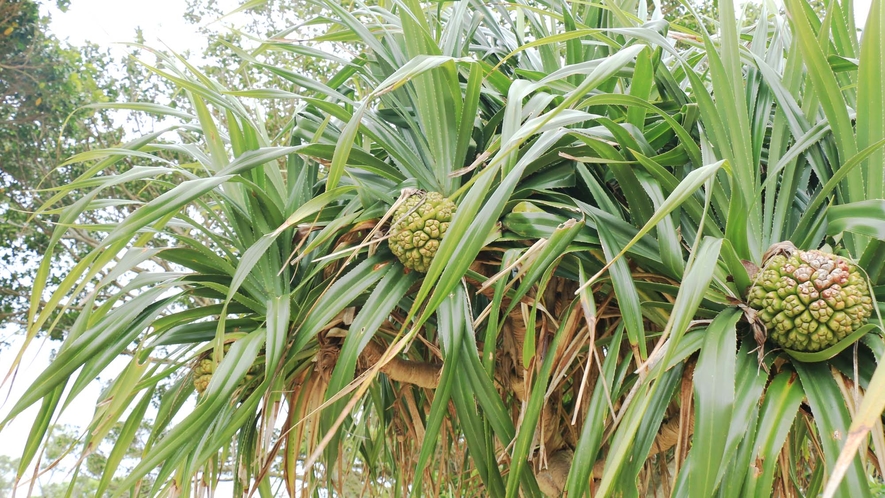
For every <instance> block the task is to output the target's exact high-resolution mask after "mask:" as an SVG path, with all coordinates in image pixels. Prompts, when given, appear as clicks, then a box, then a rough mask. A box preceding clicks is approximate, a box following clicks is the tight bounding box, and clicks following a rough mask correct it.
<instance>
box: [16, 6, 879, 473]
mask: <svg viewBox="0 0 885 498" xmlns="http://www.w3.org/2000/svg"><path fill="white" fill-rule="evenodd" d="M870 1H871V0H855V18H856V19H857V25H858V26H859V27H862V26H863V23H864V22H865V20H866V17H867V12H868V11H869V7H870ZM238 3H240V2H238V1H237V0H221V1H220V2H219V4H220V5H221V7H222V9H223V10H224V11H225V12H228V11H230V10H232V9H234V8H235V7H236V5H237V4H238ZM184 10H185V2H184V1H183V0H150V1H146V0H72V1H71V7H70V9H69V10H68V11H67V12H65V13H61V12H59V11H58V10H57V9H55V8H54V7H53V8H50V9H48V13H50V14H51V15H52V24H51V29H52V31H53V33H54V34H55V35H56V36H58V37H59V38H61V39H67V40H68V41H69V42H70V43H72V44H74V45H81V44H83V43H84V42H86V41H90V42H93V43H96V44H98V45H99V46H101V47H110V48H112V50H113V51H114V53H115V55H116V56H117V57H119V56H121V55H123V54H124V53H125V47H123V46H121V45H114V44H116V43H120V42H128V41H133V40H134V39H135V30H136V28H138V27H141V28H142V30H143V34H144V37H145V41H146V43H147V45H150V46H157V47H163V46H164V45H166V46H168V47H169V48H170V49H171V50H173V51H175V52H179V53H182V52H185V51H187V50H190V51H191V53H192V54H194V55H197V54H199V53H200V52H201V51H202V49H203V47H205V44H206V42H205V38H204V37H203V36H202V35H200V34H199V33H198V32H197V30H196V29H195V27H194V26H192V25H190V24H188V23H187V22H186V21H185V20H184V18H183V15H184ZM233 21H234V22H236V20H235V19H234V20H233ZM204 22H205V20H204ZM215 26H217V27H218V28H222V26H218V25H215ZM52 347H57V345H53V344H46V345H43V347H42V348H40V349H39V350H38V349H37V348H36V347H32V350H31V351H30V354H29V355H28V358H27V359H26V361H25V362H24V363H23V365H24V367H25V368H24V369H23V370H22V372H21V373H20V375H19V377H18V379H17V381H16V382H15V385H14V389H13V392H12V395H11V396H10V398H8V400H6V402H5V403H4V402H3V400H4V399H6V395H7V392H8V386H3V388H2V389H0V418H2V416H3V414H4V413H5V412H6V411H8V409H9V408H10V405H12V404H13V403H14V400H15V399H16V398H17V397H18V395H20V393H21V392H22V391H23V390H24V389H25V388H26V387H27V385H28V384H30V382H31V381H32V380H33V379H34V378H35V377H36V375H37V373H39V372H40V371H41V370H43V369H44V368H45V367H46V365H48V356H49V350H50V349H51V348H52ZM15 352H17V348H15V347H13V348H10V349H9V350H7V351H4V354H3V355H2V356H0V378H2V376H3V375H5V373H6V371H7V370H8V368H9V365H10V364H11V361H12V358H13V357H14V355H15ZM98 394H99V389H98V386H97V385H93V386H92V388H90V389H89V390H87V391H86V392H84V393H83V394H82V395H81V397H80V399H81V400H82V401H81V402H79V403H74V404H73V405H72V406H71V407H70V408H69V409H68V410H67V412H66V414H65V416H64V418H63V420H62V422H63V423H68V424H73V425H78V426H80V427H81V428H83V427H85V426H86V425H87V424H88V423H89V421H90V420H91V418H92V413H93V405H92V404H91V402H92V400H95V399H97V397H98ZM35 411H36V407H35V408H34V410H31V411H30V412H26V413H25V414H24V415H22V416H20V417H18V419H17V420H16V422H14V423H13V425H12V426H10V427H7V428H6V430H4V431H3V432H2V433H0V454H6V455H10V456H13V457H18V456H20V453H21V449H22V448H23V447H24V444H25V441H26V438H27V433H28V429H29V427H30V423H31V417H33V413H34V412H35Z"/></svg>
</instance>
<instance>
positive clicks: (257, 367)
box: [193, 344, 264, 398]
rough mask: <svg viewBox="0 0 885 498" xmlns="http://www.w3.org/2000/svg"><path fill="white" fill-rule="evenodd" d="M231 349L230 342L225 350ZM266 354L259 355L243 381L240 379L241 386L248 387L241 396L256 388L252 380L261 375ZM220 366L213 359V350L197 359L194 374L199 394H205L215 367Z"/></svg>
mask: <svg viewBox="0 0 885 498" xmlns="http://www.w3.org/2000/svg"><path fill="white" fill-rule="evenodd" d="M228 351H230V344H225V345H224V352H225V353H227V352H228ZM263 359H264V356H263V355H259V357H258V359H257V360H256V363H255V364H253V365H252V366H251V367H250V368H249V371H248V372H247V373H246V375H245V377H243V379H242V381H240V385H239V388H243V387H245V388H246V389H245V390H243V391H242V393H241V397H242V398H245V397H247V396H249V394H251V393H252V391H253V390H254V389H255V383H254V382H252V380H253V379H255V377H256V376H259V375H261V373H262V371H263V370H264V368H263V361H260V360H263ZM216 368H218V364H216V363H215V361H214V360H213V359H212V350H211V349H210V350H209V351H207V352H205V353H203V354H202V355H200V357H199V358H198V359H197V361H196V363H194V365H193V374H194V389H196V390H197V394H203V392H205V391H206V388H207V387H209V382H210V381H211V380H212V374H214V373H215V369H216Z"/></svg>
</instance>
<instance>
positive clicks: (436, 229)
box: [387, 192, 455, 273]
mask: <svg viewBox="0 0 885 498" xmlns="http://www.w3.org/2000/svg"><path fill="white" fill-rule="evenodd" d="M454 214H455V203H454V202H452V201H450V200H449V199H447V198H445V197H443V195H442V194H440V193H438V192H426V193H417V194H414V195H412V196H411V197H409V198H408V199H406V200H405V202H403V203H402V205H401V206H400V207H399V208H398V209H397V210H396V212H395V213H394V214H393V226H392V227H391V228H390V238H388V239H387V243H388V245H389V246H390V250H391V251H392V252H393V254H394V255H395V256H396V257H397V258H398V259H399V260H400V262H401V263H402V264H403V265H404V266H405V267H406V268H410V269H412V270H415V271H419V272H421V273H426V272H427V269H428V268H430V263H431V262H432V261H433V256H434V255H436V251H437V250H438V249H439V243H440V241H441V240H442V238H443V236H444V235H445V233H446V231H447V230H448V229H449V223H450V222H451V221H452V216H453V215H454Z"/></svg>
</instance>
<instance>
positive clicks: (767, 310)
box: [747, 249, 873, 353]
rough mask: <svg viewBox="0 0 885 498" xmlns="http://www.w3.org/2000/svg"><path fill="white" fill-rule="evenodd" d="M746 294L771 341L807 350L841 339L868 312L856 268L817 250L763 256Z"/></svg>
mask: <svg viewBox="0 0 885 498" xmlns="http://www.w3.org/2000/svg"><path fill="white" fill-rule="evenodd" d="M747 297H748V301H749V304H750V306H751V307H752V308H754V309H755V310H757V311H758V316H759V318H761V319H762V322H763V323H764V325H765V328H766V329H767V331H768V338H769V339H770V340H771V341H772V342H774V343H775V344H778V345H779V346H781V347H784V348H786V349H791V350H794V351H802V352H809V353H814V352H817V351H821V350H824V349H826V348H829V347H830V346H833V345H834V344H836V343H837V342H839V341H841V340H842V339H844V338H845V337H846V336H848V335H849V334H851V333H852V332H854V331H855V330H857V329H859V328H860V327H861V326H862V325H863V324H864V322H865V321H866V320H867V318H869V316H870V314H871V313H872V311H873V303H872V299H871V298H870V290H869V287H868V286H867V282H866V279H865V278H864V275H863V273H862V272H861V271H860V269H858V267H857V266H855V265H854V264H852V263H851V262H850V261H849V260H848V259H846V258H843V257H841V256H837V255H835V254H830V253H826V252H823V251H817V250H812V251H801V250H798V249H796V250H793V251H791V252H789V253H788V254H775V255H774V256H772V257H771V258H769V259H768V261H767V262H766V263H765V265H764V267H763V268H762V270H761V271H760V273H759V274H758V275H757V276H756V279H755V283H754V284H753V286H752V287H751V288H750V291H749V293H748V296H747Z"/></svg>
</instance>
